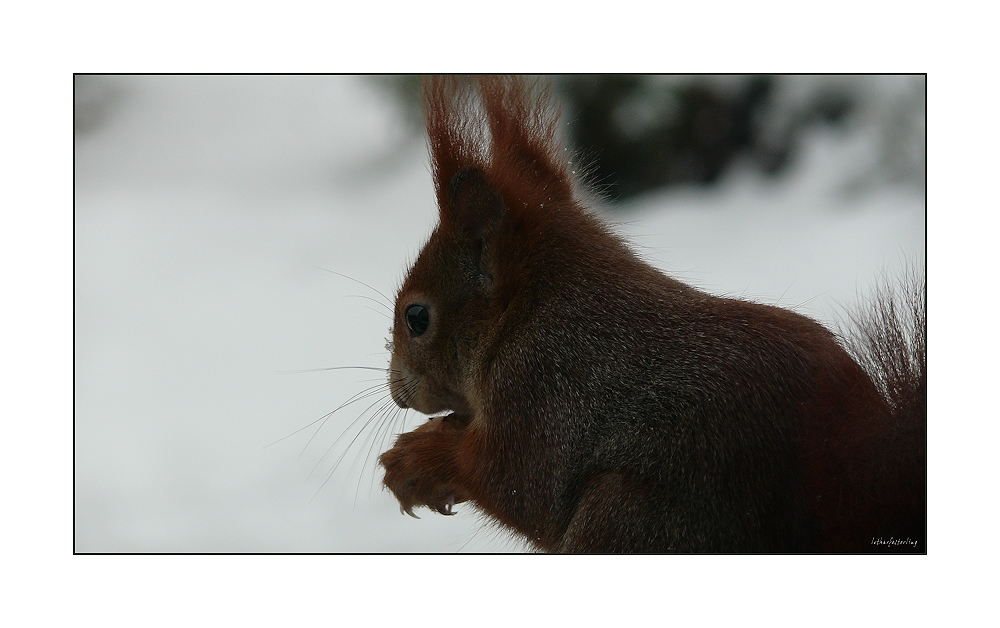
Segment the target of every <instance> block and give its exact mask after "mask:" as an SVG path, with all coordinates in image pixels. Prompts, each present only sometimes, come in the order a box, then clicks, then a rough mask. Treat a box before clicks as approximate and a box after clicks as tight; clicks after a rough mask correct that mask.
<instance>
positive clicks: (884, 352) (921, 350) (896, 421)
mask: <svg viewBox="0 0 1000 628" xmlns="http://www.w3.org/2000/svg"><path fill="white" fill-rule="evenodd" d="M926 303H927V300H926V280H925V278H924V275H923V272H922V271H915V270H912V269H911V270H910V271H909V272H908V273H906V275H905V277H904V278H903V280H902V282H890V281H884V282H883V283H882V284H881V285H880V286H879V287H878V288H877V289H876V290H875V292H874V294H873V295H872V296H871V298H870V299H868V303H867V305H866V306H865V307H864V308H862V309H860V310H859V311H857V312H855V313H853V314H852V315H851V325H850V327H851V329H850V331H849V332H848V333H847V334H845V339H844V340H845V345H846V346H847V349H848V350H849V351H850V352H851V354H852V355H853V357H854V359H855V360H857V362H858V364H860V365H861V367H862V368H863V369H864V370H865V371H866V372H867V373H868V375H869V376H870V377H871V379H872V381H873V382H874V384H875V386H876V387H877V388H878V389H879V392H880V393H881V395H882V398H883V399H884V401H885V406H886V407H885V410H884V411H883V414H884V416H881V417H878V418H877V419H876V421H875V429H873V430H872V433H871V434H870V440H869V442H868V443H867V447H866V449H867V450H868V451H869V452H870V455H869V456H866V458H867V461H866V462H867V464H864V465H862V467H863V468H859V469H856V471H858V472H860V473H864V474H865V475H866V476H867V481H866V483H867V484H868V485H869V486H870V491H871V492H870V495H869V496H870V498H873V499H874V500H875V503H876V504H877V506H876V508H877V510H878V511H880V516H879V517H878V519H879V526H878V529H879V530H880V532H878V534H879V535H880V536H881V537H882V540H883V541H885V542H886V543H888V542H889V539H890V538H893V539H895V540H896V541H897V542H898V541H905V540H906V539H907V538H909V539H911V540H913V541H917V542H918V545H917V546H916V547H912V548H907V547H904V546H883V547H879V546H878V544H876V546H875V547H873V548H872V549H874V550H876V551H877V550H879V549H886V550H893V549H902V550H906V549H910V550H911V551H912V550H916V551H918V552H926V551H927V547H926V504H927V498H926V494H927V491H926V487H927V311H926Z"/></svg>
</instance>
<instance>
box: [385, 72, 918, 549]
mask: <svg viewBox="0 0 1000 628" xmlns="http://www.w3.org/2000/svg"><path fill="white" fill-rule="evenodd" d="M425 108H426V113H427V129H428V134H429V140H430V151H431V158H432V163H433V168H434V181H435V186H436V191H437V198H438V204H439V207H440V224H439V225H438V227H437V229H436V230H435V231H434V233H433V234H432V235H431V237H430V239H429V241H428V242H427V244H426V245H425V247H424V249H423V251H422V252H421V253H420V255H419V257H418V259H417V260H416V262H415V263H414V264H413V267H412V268H411V269H410V272H409V275H408V276H407V278H406V280H405V281H404V283H403V286H402V288H401V289H400V291H399V294H398V296H397V302H396V312H395V321H394V328H393V346H394V349H393V355H392V363H391V368H390V388H391V390H392V393H393V398H394V399H395V400H396V402H397V403H398V404H399V405H400V406H401V407H410V408H414V409H416V410H418V411H421V412H425V413H429V414H430V413H438V412H443V411H451V414H449V415H448V416H446V417H443V418H435V419H431V420H430V421H428V422H427V423H426V424H424V425H423V426H421V427H420V428H418V429H417V430H415V431H413V432H410V433H407V434H402V435H400V436H399V439H398V440H397V441H396V443H395V445H394V447H393V448H392V449H390V450H389V451H387V452H385V453H384V454H383V455H382V456H381V458H380V462H381V464H382V465H383V466H384V468H385V479H384V483H385V485H386V486H387V487H388V488H389V489H390V490H392V492H393V493H394V494H395V495H396V497H397V498H398V499H399V502H400V504H401V507H402V508H403V509H404V510H405V511H407V512H410V513H411V514H412V508H413V507H414V506H427V507H429V508H432V509H435V510H438V511H439V512H442V513H444V514H449V513H450V512H451V506H452V505H453V504H455V503H461V502H463V501H472V502H474V503H475V505H476V506H477V507H478V508H479V509H480V510H482V511H483V512H485V513H486V514H488V515H489V516H491V517H492V518H494V519H495V520H496V521H497V522H499V523H500V524H502V525H503V526H506V527H507V528H510V529H512V530H514V531H516V532H518V533H520V534H522V535H524V536H525V537H526V538H527V539H529V540H530V541H531V542H532V543H533V544H534V545H535V546H536V547H537V548H539V549H542V550H547V551H571V552H572V551H596V552H665V551H695V552H754V551H766V552H800V551H872V550H874V551H880V550H882V551H884V550H887V549H890V550H897V551H898V549H899V548H898V547H886V546H878V545H873V544H872V539H873V538H878V537H884V538H889V537H890V536H893V535H895V537H896V538H900V537H901V536H902V538H905V537H906V536H910V537H911V538H912V539H913V540H916V541H918V545H917V546H916V547H915V548H913V547H908V548H903V549H910V550H911V551H912V550H914V549H915V550H916V551H925V547H924V536H923V535H924V524H923V521H924V519H923V516H924V513H923V501H922V500H923V481H924V480H923V471H922V469H923V467H922V466H919V465H922V464H923V460H922V456H923V453H922V452H923V449H921V447H922V445H923V443H924V439H925V436H924V434H925V431H923V430H924V428H923V425H924V410H923V402H922V397H921V395H922V394H923V388H922V386H923V384H922V382H923V377H924V376H923V370H922V361H921V366H920V369H918V372H917V371H914V372H913V373H910V374H908V375H907V376H906V377H902V378H899V381H898V382H896V384H898V389H899V391H900V392H899V394H900V395H901V396H902V397H905V398H906V399H909V400H911V402H908V405H905V404H904V405H905V408H906V409H905V410H899V407H903V406H901V405H900V404H895V405H894V403H893V402H891V400H889V399H888V398H887V396H886V395H885V394H884V393H883V391H880V388H879V386H878V385H876V384H875V383H874V382H873V380H872V378H871V377H870V376H869V375H868V374H867V373H866V372H865V370H864V369H862V368H861V367H860V366H859V365H858V363H857V362H856V361H855V359H853V358H852V357H851V355H850V354H849V353H848V352H847V351H846V350H845V349H844V348H843V347H842V346H841V345H840V344H839V343H838V341H837V339H836V338H835V337H834V335H833V334H832V333H830V332H829V331H828V330H827V329H825V328H824V327H822V326H821V325H819V324H818V323H816V322H815V321H812V320H810V319H808V318H806V317H803V316H800V315H798V314H795V313H793V312H790V311H787V310H783V309H780V308H776V307H770V306H766V305H760V304H755V303H748V302H744V301H740V300H734V299H723V298H718V297H713V296H710V295H708V294H705V293H703V292H700V291H698V290H696V289H694V288H691V287H689V286H686V285H684V284H682V283H679V282H677V281H675V280H673V279H671V278H669V277H666V276H664V275H663V274H661V273H660V272H658V271H656V270H655V269H653V268H652V267H650V266H649V265H647V264H646V263H644V262H642V261H641V260H639V259H638V258H637V257H636V256H635V255H634V254H633V253H632V252H631V251H630V250H629V248H628V247H627V246H626V245H625V244H624V243H623V242H622V241H621V240H620V239H619V238H618V237H616V236H615V235H613V234H611V233H610V232H609V231H608V230H607V229H606V228H605V227H604V225H603V224H601V223H600V222H599V221H598V220H597V219H595V218H594V217H593V216H592V215H591V214H589V213H588V212H587V211H586V210H585V209H584V207H583V206H582V205H581V203H580V201H579V200H578V199H577V196H576V195H575V194H574V187H575V186H574V181H573V179H572V178H571V176H570V173H569V171H568V168H567V162H568V160H567V159H566V157H565V156H564V154H563V151H562V149H561V148H560V146H559V144H558V142H557V140H556V137H555V125H556V121H557V119H558V116H557V115H556V112H555V109H554V106H553V104H552V101H551V99H550V98H549V97H548V95H547V93H546V92H545V90H543V89H541V88H540V87H539V86H538V85H535V84H529V83H526V82H525V81H523V80H521V79H518V78H510V77H486V78H480V79H459V78H455V77H447V78H440V77H439V78H433V79H430V80H429V81H428V82H427V84H426V85H425ZM413 304H418V305H422V306H424V307H426V308H427V310H428V311H429V313H430V324H429V326H428V328H427V330H426V331H425V332H423V333H420V334H416V333H414V332H413V331H411V330H410V329H409V328H408V326H407V322H406V311H407V308H408V307H410V306H411V305H413ZM918 333H920V334H922V333H923V332H922V329H920V330H918ZM920 360H922V356H921V357H920ZM894 385H895V384H894ZM883 389H884V387H883ZM902 433H905V434H906V435H907V437H906V438H901V437H899V434H902ZM914 465H917V466H918V467H919V468H916V467H914Z"/></svg>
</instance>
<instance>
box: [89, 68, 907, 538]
mask: <svg viewBox="0 0 1000 628" xmlns="http://www.w3.org/2000/svg"><path fill="white" fill-rule="evenodd" d="M84 79H85V81H84V84H85V86H86V88H87V89H88V90H89V91H87V92H86V94H84V95H85V96H86V98H88V99H89V100H88V103H92V104H93V107H92V110H93V111H96V112H98V113H95V114H93V122H92V123H91V124H90V125H89V126H88V130H87V131H85V132H82V133H80V134H78V135H77V138H76V154H75V156H76V162H75V175H76V182H75V183H76V186H75V192H76V207H75V283H76V290H75V333H76V335H75V366H76V373H75V377H76V379H75V393H76V399H75V456H76V458H75V465H76V467H75V515H76V517H75V549H76V551H78V552H136V551H139V552H180V551H183V552H458V551H462V552H469V551H472V552H484V551H518V550H523V549H525V547H524V545H523V544H522V543H520V542H519V541H516V540H511V539H509V538H507V537H506V535H505V534H504V533H502V532H497V531H494V530H493V529H492V528H490V527H489V526H487V525H484V522H483V521H482V520H481V519H480V518H479V517H478V516H477V515H476V514H475V513H474V512H473V510H472V508H470V507H469V506H468V505H460V506H459V507H458V508H457V510H458V512H459V514H458V515H457V516H455V517H443V516H439V515H437V514H435V513H431V512H430V511H428V510H426V509H421V510H418V511H417V514H419V515H420V516H421V519H420V520H419V521H416V520H413V519H411V518H410V517H406V516H403V515H400V513H399V508H398V504H397V503H396V502H395V500H394V499H393V497H392V496H391V495H390V494H389V493H387V492H384V491H382V490H381V489H380V487H379V480H380V477H381V473H380V472H379V471H378V470H377V469H376V468H375V457H376V456H377V455H378V453H379V452H380V451H382V450H384V449H385V447H386V445H387V443H388V442H389V439H390V438H391V432H398V431H400V430H402V429H411V428H412V427H414V426H415V425H417V424H419V422H420V421H421V417H420V416H419V415H417V414H415V413H413V412H409V413H408V414H406V415H405V417H404V416H402V415H399V414H387V415H383V416H381V417H379V416H377V417H376V418H375V419H374V420H373V421H372V422H371V423H369V424H368V426H367V427H362V423H363V422H364V421H365V420H367V418H368V417H369V416H370V414H365V415H362V410H364V408H365V406H367V405H368V404H369V403H372V402H375V401H377V400H378V399H379V397H372V398H370V399H368V400H367V401H366V402H364V403H362V402H359V403H356V404H353V405H350V406H348V407H346V408H343V409H342V410H339V411H338V412H336V413H335V414H334V415H333V416H331V417H330V418H329V420H328V421H327V422H326V423H325V424H324V425H323V427H322V430H321V431H319V432H318V433H317V434H316V436H315V437H314V438H313V439H312V441H311V442H309V438H310V435H311V434H312V429H314V428H315V426H314V428H312V429H306V430H303V431H301V432H297V433H295V432H296V430H299V429H300V428H302V427H303V426H306V425H307V424H309V423H310V422H312V421H314V420H315V419H317V418H319V417H322V416H324V415H325V414H327V413H328V412H330V411H331V410H333V409H334V408H336V407H338V406H340V405H341V404H342V403H343V402H344V401H346V400H348V399H350V398H351V397H352V396H353V395H355V394H357V393H359V392H360V391H362V390H364V389H366V388H367V387H369V386H373V385H375V384H377V383H378V381H371V380H373V379H374V380H378V379H379V378H380V377H382V376H381V374H380V373H377V372H373V371H364V370H358V371H356V372H355V371H350V370H329V371H319V372H308V373H291V372H290V371H297V370H304V369H315V368H327V367H341V366H365V367H384V366H385V365H386V363H387V358H388V354H387V352H386V351H385V349H384V345H385V343H386V338H387V336H388V331H387V330H388V325H389V321H388V320H387V318H385V317H384V316H383V315H382V312H381V311H380V310H382V307H381V306H380V305H378V304H375V303H372V302H371V301H369V300H367V299H365V298H354V297H355V296H358V295H360V296H363V297H366V298H370V299H375V300H376V301H384V300H385V299H383V297H382V296H380V295H379V294H377V293H376V292H375V291H373V290H369V289H367V288H365V287H363V286H360V285H358V284H357V283H355V282H352V281H350V280H348V279H345V278H343V277H340V276H338V275H336V274H332V273H330V272H325V271H324V269H327V270H331V271H334V272H336V273H342V274H344V275H348V276H350V277H352V278H354V279H356V280H358V281H361V282H364V283H366V284H369V285H370V286H373V287H374V288H376V289H377V290H379V291H381V292H382V293H384V294H385V295H388V296H389V297H391V296H393V293H394V291H395V289H396V286H397V285H398V282H399V281H400V280H401V279H402V276H403V272H404V271H405V268H406V266H407V264H408V262H409V261H411V260H412V259H413V258H414V256H415V255H416V253H417V252H418V251H419V249H420V246H421V245H422V243H423V241H424V240H425V239H426V237H427V236H428V235H429V234H430V231H431V229H432V227H433V224H434V221H435V207H434V200H433V194H432V187H431V181H430V174H429V169H428V164H427V158H426V151H425V148H424V146H423V142H422V139H421V138H420V136H419V135H418V134H416V133H414V132H413V131H412V130H410V129H408V128H407V127H406V126H405V123H404V122H403V116H402V115H401V112H400V111H399V110H398V109H397V108H396V106H395V105H394V104H393V102H392V101H391V100H389V99H388V98H387V97H386V95H385V93H383V92H382V91H380V89H379V88H378V87H377V86H376V85H375V84H374V83H373V82H372V81H371V80H367V79H364V78H358V77H315V76H305V77H261V76H241V77H212V76H202V77H175V76H160V77H84ZM87 81H90V82H89V83H88V82H87ZM100 112H103V113H100ZM99 114H100V115H99ZM876 118H877V116H876ZM876 131H877V127H876V126H873V124H867V125H866V124H861V125H859V126H856V127H853V128H850V129H847V130H846V131H843V132H838V131H835V130H831V129H818V130H816V131H815V132H814V133H812V135H810V137H809V141H808V142H807V143H806V145H805V146H804V148H803V152H802V155H801V156H800V159H799V161H798V162H797V165H796V166H795V167H794V168H793V169H792V170H791V171H790V172H788V173H787V174H786V176H784V177H782V178H779V179H765V178H763V177H762V176H761V175H758V174H755V173H754V172H752V171H744V170H737V171H735V172H733V173H731V174H730V175H728V176H727V177H726V178H725V180H724V181H723V182H722V183H721V184H720V185H719V186H717V187H715V188H711V189H697V188H689V189H679V190H672V191H667V192H662V193H657V194H651V195H647V196H645V197H643V198H641V199H638V200H636V201H634V202H633V203H631V204H629V205H627V206H625V207H622V208H618V209H616V210H614V211H611V210H608V209H602V210H599V211H602V212H603V213H604V214H605V215H606V217H607V219H608V220H609V221H611V222H613V223H615V224H616V225H617V226H616V229H618V230H619V231H621V232H622V233H623V234H626V235H627V236H628V237H629V238H630V239H631V241H632V242H633V243H634V244H635V246H636V248H637V250H638V251H639V252H640V254H642V255H643V256H645V257H646V258H647V259H649V260H650V262H651V263H653V264H655V265H656V266H658V267H659V268H661V269H663V270H664V271H665V272H668V273H670V274H672V275H673V276H676V277H678V278H681V279H683V280H685V281H688V282H690V283H693V284H695V285H697V286H699V287H701V288H703V289H705V290H708V291H710V292H713V293H716V294H727V295H731V296H742V297H743V298H751V299H754V300H757V301H761V302H767V303H777V304H780V305H783V306H785V307H791V308H792V309H795V310H796V311H799V312H802V313H804V314H807V315H811V316H814V317H816V318H819V319H820V320H823V321H824V322H826V323H828V324H831V325H834V324H836V323H837V321H838V320H839V319H841V318H843V314H844V312H845V310H846V309H847V308H850V307H852V304H853V303H855V302H856V301H857V300H858V299H859V298H861V299H863V296H864V294H865V292H866V291H867V290H868V289H869V287H870V286H872V285H873V284H874V282H875V281H877V280H878V279H879V278H880V277H881V276H882V275H883V274H885V275H887V276H889V277H892V276H895V275H898V274H900V272H901V269H902V268H903V267H904V266H905V265H907V264H914V263H916V264H917V265H922V263H923V259H924V255H925V246H924V241H925V236H924V234H925V220H924V197H923V191H922V189H921V188H919V187H914V185H913V183H912V182H907V181H905V180H903V181H900V180H898V179H895V178H886V177H882V178H879V177H871V176H868V175H869V174H871V172H873V171H874V170H876V169H877V166H878V164H879V163H880V161H879V159H880V157H879V150H880V146H881V145H880V144H879V143H878V142H877V141H875V140H876V139H877V138H876V137H875V135H874V133H875V132H876ZM921 132H922V130H921ZM378 407H379V406H378V405H376V406H375V407H374V408H373V410H374V409H377V408H378ZM359 415H362V419H361V422H359V423H356V424H354V426H353V427H351V424H352V422H353V421H355V419H358V418H359ZM404 419H405V427H404V423H403V421H404ZM358 433H360V436H359V437H358V438H357V440H356V441H354V443H353V444H352V445H351V446H350V447H349V448H348V449H347V450H346V452H345V447H346V446H347V444H348V443H349V442H350V441H351V439H353V438H354V437H355V434H358ZM342 434H346V436H345V437H344V438H341V439H340V440H339V441H338V437H340V436H341V435H342ZM286 436H288V438H284V440H280V441H279V442H277V443H275V444H271V443H274V441H278V440H279V439H282V438H283V437H286ZM307 442H308V446H307ZM269 444H270V445H269ZM331 446H334V447H333V449H332V450H331V451H330V453H329V455H326V456H325V457H324V452H325V451H326V450H327V448H330V447H331ZM342 454H343V460H342V462H341V464H340V465H339V466H338V467H337V468H336V470H335V472H333V473H332V475H330V473H331V471H333V467H334V464H335V462H336V461H337V459H338V458H339V457H341V455H342ZM314 469H315V471H313V470H314ZM328 476H329V480H328V481H327V477H328Z"/></svg>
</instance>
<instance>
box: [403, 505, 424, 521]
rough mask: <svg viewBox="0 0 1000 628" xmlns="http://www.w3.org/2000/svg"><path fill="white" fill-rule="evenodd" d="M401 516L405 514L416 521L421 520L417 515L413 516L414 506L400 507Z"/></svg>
mask: <svg viewBox="0 0 1000 628" xmlns="http://www.w3.org/2000/svg"><path fill="white" fill-rule="evenodd" d="M399 514H401V515H404V514H405V515H410V516H411V517H413V518H414V519H419V518H420V517H418V516H416V515H415V514H413V506H403V504H400V505H399Z"/></svg>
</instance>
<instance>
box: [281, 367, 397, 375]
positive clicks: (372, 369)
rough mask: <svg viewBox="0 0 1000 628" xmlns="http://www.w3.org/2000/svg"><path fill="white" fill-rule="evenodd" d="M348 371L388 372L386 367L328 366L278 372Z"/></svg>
mask: <svg viewBox="0 0 1000 628" xmlns="http://www.w3.org/2000/svg"><path fill="white" fill-rule="evenodd" d="M347 369H361V370H365V371H382V372H383V373H384V372H386V371H387V370H388V369H387V368H385V367H382V368H379V367H375V366H326V367H323V368H318V369H299V370H295V371H278V372H279V373H281V374H282V375H295V374H298V373H318V372H320V371H343V370H347Z"/></svg>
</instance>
